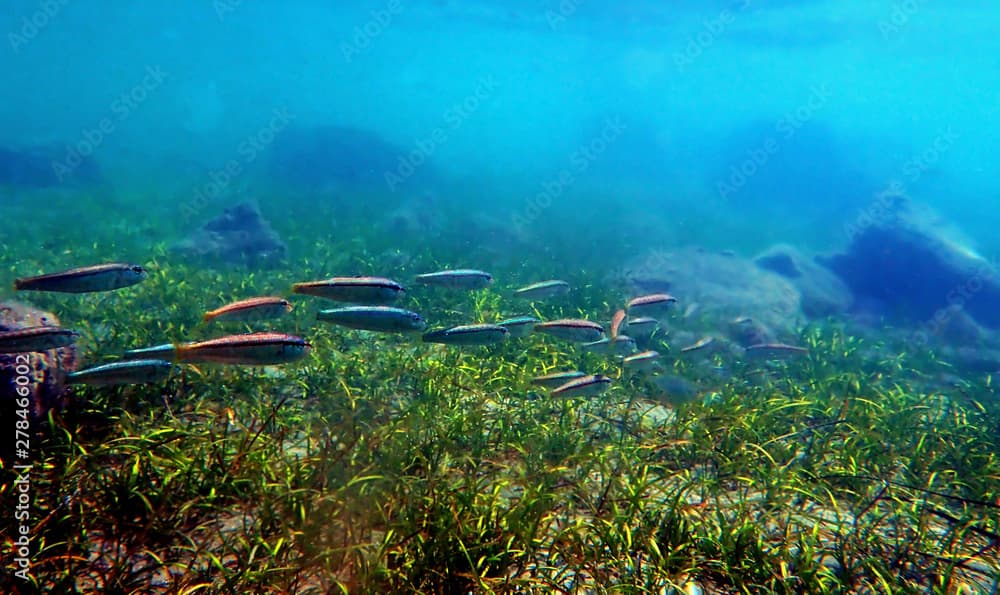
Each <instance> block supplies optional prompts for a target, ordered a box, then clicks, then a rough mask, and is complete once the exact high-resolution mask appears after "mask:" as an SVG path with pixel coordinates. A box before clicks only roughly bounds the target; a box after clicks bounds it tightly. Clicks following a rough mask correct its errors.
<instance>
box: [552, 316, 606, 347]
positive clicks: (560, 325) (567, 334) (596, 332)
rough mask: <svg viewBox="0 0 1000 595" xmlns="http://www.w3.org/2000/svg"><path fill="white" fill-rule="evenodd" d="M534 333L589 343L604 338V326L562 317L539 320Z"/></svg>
mask: <svg viewBox="0 0 1000 595" xmlns="http://www.w3.org/2000/svg"><path fill="white" fill-rule="evenodd" d="M535 332H536V333H546V334H549V335H552V336H553V337H557V338H559V339H563V340H566V341H573V342H575V343H590V342H593V341H598V340H600V339H602V338H604V327H602V326H601V325H599V324H597V323H596V322H591V321H589V320H582V319H572V318H563V319H560V320H551V321H549V322H540V323H538V324H536V325H535Z"/></svg>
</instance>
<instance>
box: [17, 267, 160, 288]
mask: <svg viewBox="0 0 1000 595" xmlns="http://www.w3.org/2000/svg"><path fill="white" fill-rule="evenodd" d="M148 276H149V274H148V273H147V272H146V269H144V268H142V267H141V266H139V265H137V264H127V263H122V262H113V263H108V264H98V265H93V266H87V267H79V268H75V269H69V270H66V271H61V272H58V273H48V274H45V275H38V276H35V277H25V278H22V279H18V280H16V281H15V282H14V289H17V290H19V291H56V292H61V293H89V292H92V291H112V290H115V289H121V288H122V287H128V286H130V285H135V284H136V283H139V282H141V281H143V280H144V279H145V278H146V277H148Z"/></svg>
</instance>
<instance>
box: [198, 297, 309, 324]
mask: <svg viewBox="0 0 1000 595" xmlns="http://www.w3.org/2000/svg"><path fill="white" fill-rule="evenodd" d="M291 311H292V304H291V303H289V301H288V300H286V299H284V298H280V297H255V298H249V299H245V300H240V301H238V302H233V303H231V304H226V305H225V306H222V307H221V308H216V309H215V310H212V311H210V312H206V313H205V322H211V321H213V320H219V321H222V320H236V321H240V322H253V321H257V320H270V319H273V318H280V317H282V316H284V315H285V314H287V313H289V312H291Z"/></svg>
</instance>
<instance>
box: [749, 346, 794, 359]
mask: <svg viewBox="0 0 1000 595" xmlns="http://www.w3.org/2000/svg"><path fill="white" fill-rule="evenodd" d="M808 354H809V350H808V349H806V348H805V347H798V346H796V345H786V344H785V343H757V344H756V345H751V346H749V347H747V348H746V355H747V358H750V359H792V358H794V357H799V356H803V355H808Z"/></svg>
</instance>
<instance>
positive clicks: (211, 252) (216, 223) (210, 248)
mask: <svg viewBox="0 0 1000 595" xmlns="http://www.w3.org/2000/svg"><path fill="white" fill-rule="evenodd" d="M171 249H172V251H173V252H175V253H176V254H179V255H182V256H184V257H186V258H197V259H200V260H204V261H206V262H207V263H212V262H216V263H224V264H246V265H248V266H251V267H253V266H274V265H276V264H278V263H279V262H281V260H282V259H283V258H284V257H285V250H286V247H285V244H284V242H282V241H281V238H280V237H278V234H277V232H275V231H274V229H272V228H271V225H270V223H268V222H267V221H266V220H264V218H263V217H262V216H261V214H260V211H259V210H258V209H257V206H256V205H254V204H252V203H246V202H244V203H240V204H237V205H236V206H233V207H230V208H228V209H226V210H225V211H224V212H223V213H222V214H221V215H219V216H218V217H216V218H215V219H212V220H211V221H209V222H208V223H206V224H205V225H203V226H202V227H201V228H200V229H198V230H196V231H195V232H194V233H193V234H191V235H190V236H189V237H187V238H185V239H183V240H181V241H179V242H177V243H176V244H174V245H173V246H172V248H171Z"/></svg>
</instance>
